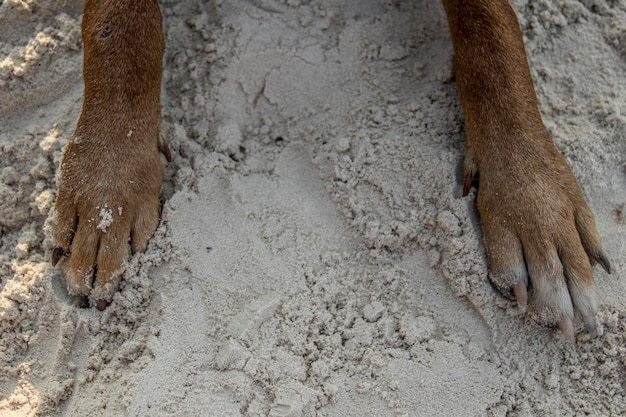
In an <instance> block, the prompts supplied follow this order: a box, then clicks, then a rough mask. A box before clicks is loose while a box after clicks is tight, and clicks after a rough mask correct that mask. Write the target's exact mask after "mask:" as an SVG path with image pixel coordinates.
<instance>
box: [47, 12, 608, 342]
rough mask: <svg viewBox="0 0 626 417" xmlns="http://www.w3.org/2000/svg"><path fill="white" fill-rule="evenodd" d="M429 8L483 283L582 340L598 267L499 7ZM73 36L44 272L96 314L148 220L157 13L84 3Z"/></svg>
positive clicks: (587, 225)
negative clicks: (78, 100)
mask: <svg viewBox="0 0 626 417" xmlns="http://www.w3.org/2000/svg"><path fill="white" fill-rule="evenodd" d="M443 1H444V6H445V8H446V13H447V15H448V21H449V25H450V33H451V36H452V40H453V43H454V51H455V65H456V81H457V84H458V88H459V91H460V96H461V103H462V106H463V110H464V113H465V118H466V126H467V154H466V158H465V170H466V181H465V184H464V193H465V194H467V193H468V191H469V189H470V187H471V185H472V182H473V180H474V178H475V177H477V176H478V175H480V190H479V192H478V195H477V198H478V209H479V212H480V215H481V219H482V222H483V227H484V231H485V240H486V244H487V251H488V255H489V261H490V278H491V280H492V281H493V282H494V284H495V285H496V286H497V287H498V288H500V289H502V290H504V291H512V292H513V293H514V294H515V297H516V298H517V300H518V302H519V304H520V305H521V306H523V307H525V306H526V304H527V303H528V304H529V305H530V307H531V310H532V311H533V312H534V314H535V315H536V316H537V317H538V318H540V319H541V320H543V321H545V322H546V323H558V324H559V326H560V327H561V329H562V330H563V331H564V333H565V334H566V336H567V337H568V338H570V339H571V338H573V326H572V321H573V320H574V311H578V312H579V313H580V314H581V315H582V317H583V318H584V320H585V322H586V323H587V326H588V328H589V329H591V330H593V329H594V328H595V319H594V316H595V312H596V310H597V295H596V288H595V285H594V282H593V278H592V274H591V263H595V262H600V263H601V264H602V265H603V266H604V267H605V269H606V270H607V271H609V268H610V267H609V264H608V261H606V257H605V256H604V254H603V252H602V247H601V244H600V239H599V236H598V234H597V232H596V228H595V220H594V216H593V213H592V212H591V211H590V209H589V207H588V206H587V204H586V203H585V200H584V198H583V196H582V193H581V190H580V187H579V185H578V183H577V182H576V179H575V178H574V176H573V174H572V172H571V170H570V168H569V166H568V165H567V163H566V162H565V160H564V159H563V157H562V156H561V155H560V154H559V153H558V151H557V150H556V148H555V146H554V144H553V143H552V141H551V140H550V137H549V136H548V133H547V131H546V128H545V127H544V125H543V122H542V120H541V115H540V114H539V110H538V106H537V98H536V95H535V91H534V87H533V83H532V79H531V76H530V71H529V68H528V64H527V60H526V54H525V52H524V45H523V40H522V34H521V32H520V29H519V25H518V22H517V19H516V17H515V14H514V12H513V10H512V9H511V7H510V6H509V4H508V3H507V2H506V0H443ZM137 22H141V25H137V24H136V23H137ZM83 40H84V43H85V62H84V79H85V99H84V106H83V112H82V114H81V117H80V119H79V121H78V127H77V128H76V133H75V134H74V137H73V138H72V140H71V142H70V144H69V145H68V148H67V150H66V154H65V157H64V160H63V163H62V166H61V175H60V177H59V197H58V200H57V203H56V211H57V218H56V222H55V229H54V233H55V239H56V241H57V243H58V245H59V248H60V249H56V250H55V252H54V253H53V262H54V263H56V261H58V260H60V259H62V258H63V256H62V255H63V254H68V253H71V255H70V256H69V259H68V260H66V261H65V263H69V265H68V266H67V268H66V277H67V283H68V287H69V289H70V291H72V292H74V293H76V294H78V295H79V296H87V295H89V296H90V297H91V298H92V299H93V300H96V301H99V302H100V303H99V304H98V305H99V306H100V307H103V306H105V305H106V303H105V302H106V300H109V299H110V297H111V296H112V294H113V291H115V289H116V287H117V284H118V281H119V278H117V276H118V275H119V272H116V271H118V270H119V269H120V268H121V266H122V264H123V262H124V260H125V259H126V256H127V250H128V249H127V244H126V242H127V240H128V239H129V237H130V240H131V247H132V249H133V251H137V250H143V249H144V248H145V247H146V242H147V240H148V238H149V236H150V235H151V234H152V233H153V231H154V229H155V228H156V226H157V223H158V193H159V188H160V186H161V183H162V178H163V168H162V167H161V162H160V160H159V155H158V149H157V141H156V138H157V133H158V129H159V125H160V104H159V89H160V79H161V59H162V53H163V38H162V34H161V15H160V13H159V10H158V5H157V3H156V1H155V0H141V1H139V0H136V1H132V2H131V1H123V0H105V1H101V2H98V1H96V0H87V1H86V2H85V12H84V17H83ZM130 130H132V131H133V133H132V137H130V138H129V137H128V132H129V131H130ZM165 150H166V147H165V148H164V152H165ZM104 204H107V205H108V208H109V209H112V213H113V223H112V224H111V225H110V226H109V227H108V228H107V229H106V232H104V231H102V230H100V229H98V228H97V224H98V221H99V219H100V215H99V213H100V210H102V208H103V207H104ZM117 207H122V208H123V209H122V214H121V215H119V216H118V215H116V213H117V211H116V210H117ZM96 265H97V268H95V266H96ZM94 272H95V281H93V282H92V280H93V279H94Z"/></svg>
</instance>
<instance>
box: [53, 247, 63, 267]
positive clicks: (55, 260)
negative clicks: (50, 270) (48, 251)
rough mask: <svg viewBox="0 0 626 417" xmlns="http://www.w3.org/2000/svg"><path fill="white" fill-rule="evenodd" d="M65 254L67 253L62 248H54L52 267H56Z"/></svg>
mask: <svg viewBox="0 0 626 417" xmlns="http://www.w3.org/2000/svg"><path fill="white" fill-rule="evenodd" d="M64 253H65V251H64V250H63V248H62V247H60V246H57V247H56V248H54V250H52V266H56V264H57V263H58V262H59V261H60V260H61V257H62V256H63V254H64Z"/></svg>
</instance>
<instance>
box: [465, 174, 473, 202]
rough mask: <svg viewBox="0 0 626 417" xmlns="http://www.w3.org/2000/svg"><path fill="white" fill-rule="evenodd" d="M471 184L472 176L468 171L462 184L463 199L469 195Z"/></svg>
mask: <svg viewBox="0 0 626 417" xmlns="http://www.w3.org/2000/svg"><path fill="white" fill-rule="evenodd" d="M473 182H474V174H473V173H472V172H471V171H468V172H467V174H465V181H464V182H463V197H465V196H466V195H467V194H469V191H470V189H471V188H472V183H473Z"/></svg>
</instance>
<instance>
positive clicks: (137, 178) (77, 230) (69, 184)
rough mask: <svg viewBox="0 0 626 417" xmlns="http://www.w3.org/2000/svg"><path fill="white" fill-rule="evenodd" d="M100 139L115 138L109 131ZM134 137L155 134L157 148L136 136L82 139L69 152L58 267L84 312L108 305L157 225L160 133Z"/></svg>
mask: <svg viewBox="0 0 626 417" xmlns="http://www.w3.org/2000/svg"><path fill="white" fill-rule="evenodd" d="M78 130H79V131H80V130H84V129H81V127H80V126H79V129H78ZM129 131H130V130H129ZM98 134H99V135H101V136H108V135H112V136H115V133H114V132H111V129H106V130H103V131H102V133H98ZM119 134H124V133H123V132H118V135H119ZM126 134H128V132H127V133H126ZM135 134H137V135H138V136H139V135H142V134H144V135H153V136H152V137H153V140H152V146H148V147H146V146H143V145H142V142H143V143H145V142H144V141H142V140H140V139H139V138H137V139H138V140H136V141H135V142H132V143H130V144H126V146H124V147H122V146H119V147H116V146H110V147H107V146H104V147H103V146H102V142H99V141H98V140H91V139H92V138H89V137H85V136H83V135H82V134H81V133H77V134H75V135H74V137H73V138H72V139H71V141H70V143H69V144H68V146H67V148H66V150H65V155H64V158H63V162H62V164H61V170H60V174H59V177H58V181H57V182H58V196H57V201H56V204H55V207H54V213H53V217H52V221H51V227H52V237H53V240H54V242H55V249H54V250H53V252H52V264H53V265H56V264H57V263H59V264H60V265H61V267H62V270H63V272H64V276H65V280H66V283H67V287H68V290H69V292H70V293H72V294H76V295H77V297H78V302H79V305H81V306H83V307H88V306H89V304H90V303H89V300H90V299H91V302H92V303H93V304H95V306H96V307H98V308H99V309H103V308H105V307H106V306H107V305H108V302H109V301H110V300H111V297H112V296H113V294H114V292H115V291H116V290H117V287H118V284H119V281H120V277H121V274H122V272H123V265H124V262H125V261H126V259H127V258H128V255H129V252H133V253H134V252H138V251H143V250H145V248H146V246H147V243H148V239H149V238H150V237H151V236H152V234H153V233H154V230H155V229H156V228H157V226H158V223H159V214H160V205H159V192H160V189H161V185H162V182H163V172H164V169H163V166H162V163H161V160H160V157H159V155H158V150H157V141H156V129H147V132H145V133H144V132H135Z"/></svg>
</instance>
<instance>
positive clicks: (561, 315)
mask: <svg viewBox="0 0 626 417" xmlns="http://www.w3.org/2000/svg"><path fill="white" fill-rule="evenodd" d="M443 2H444V6H445V8H446V13H447V15H448V22H449V26H450V33H451V37H452V41H453V44H454V53H455V76H456V82H457V85H458V88H459V93H460V97H461V104H462V106H463V111H464V113H465V120H466V136H467V139H466V140H467V153H466V157H465V174H466V179H465V184H464V194H467V192H468V191H469V188H470V187H471V185H472V182H473V180H474V179H478V180H479V189H478V193H477V203H478V210H479V213H480V216H481V221H482V224H483V230H484V232H485V241H486V246H487V253H488V256H489V268H490V273H489V276H490V279H491V280H492V282H493V283H494V284H495V285H496V286H497V287H498V288H499V289H500V290H501V291H502V292H504V293H507V292H508V293H510V294H514V295H515V297H516V298H517V301H518V303H519V304H520V306H522V307H525V306H526V305H528V307H529V310H530V312H531V313H532V314H534V317H535V318H537V319H538V320H540V321H541V322H543V323H545V324H548V325H551V324H558V326H559V327H560V329H561V330H562V331H563V333H564V334H565V335H566V337H567V338H568V339H569V340H573V338H574V328H573V320H574V315H575V312H578V313H580V315H581V316H582V318H583V320H584V322H585V323H586V325H587V329H588V330H589V331H590V332H593V331H594V330H595V326H596V322H595V313H596V311H597V308H598V301H597V291H596V288H595V284H594V281H593V277H592V271H591V265H592V264H595V263H600V264H601V265H602V266H603V267H604V269H606V270H607V272H609V271H610V265H609V262H608V260H607V258H606V256H605V255H604V252H603V250H602V246H601V243H600V238H599V236H598V233H597V231H596V226H595V219H594V215H593V213H592V212H591V210H590V209H589V207H588V206H587V204H586V202H585V200H584V198H583V195H582V192H581V189H580V187H579V185H578V183H577V181H576V179H575V178H574V176H573V174H572V171H571V169H570V168H569V166H568V165H567V163H566V162H565V160H564V158H563V157H562V156H561V155H560V154H559V152H558V151H557V149H556V148H555V146H554V144H553V143H552V141H551V139H550V137H549V135H548V132H547V130H546V128H545V126H544V124H543V121H542V119H541V115H540V114H539V109H538V105H537V98H536V95H535V90H534V87H533V82H532V79H531V75H530V70H529V67H528V63H527V60H526V54H525V51H524V44H523V40H522V34H521V31H520V29H519V24H518V22H517V18H516V17H515V14H514V12H513V10H512V9H511V7H510V5H509V4H508V3H507V1H506V0H443Z"/></svg>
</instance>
